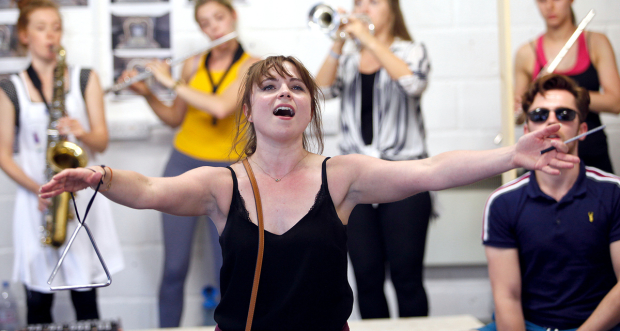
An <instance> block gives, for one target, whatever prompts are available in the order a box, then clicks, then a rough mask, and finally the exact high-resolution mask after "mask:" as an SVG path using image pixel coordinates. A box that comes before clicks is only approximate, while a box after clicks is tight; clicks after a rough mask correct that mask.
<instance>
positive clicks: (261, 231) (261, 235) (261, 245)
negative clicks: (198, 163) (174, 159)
mask: <svg viewBox="0 0 620 331" xmlns="http://www.w3.org/2000/svg"><path fill="white" fill-rule="evenodd" d="M243 166H244V167H245V171H246V172H247V173H248V177H249V178H250V183H251V184H252V191H254V202H256V214H257V216H258V256H257V257H256V270H255V271H254V284H252V296H251V297H250V309H249V310H248V319H247V321H246V323H245V331H250V330H251V329H252V319H253V318H254V307H255V306H256V295H257V294H258V282H259V280H260V271H261V268H262V266H263V251H264V250H265V225H264V224H263V206H262V205H261V201H260V193H259V192H258V184H257V183H256V177H254V172H253V171H252V167H251V166H250V163H249V162H248V159H247V158H246V159H243Z"/></svg>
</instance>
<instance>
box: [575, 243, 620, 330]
mask: <svg viewBox="0 0 620 331" xmlns="http://www.w3.org/2000/svg"><path fill="white" fill-rule="evenodd" d="M609 249H610V251H611V262H612V263H613V266H614V272H615V273H616V279H620V241H614V242H613V243H612V244H611V245H610V246H609ZM619 323H620V283H616V285H615V286H614V287H613V288H612V289H611V291H609V293H607V295H606V296H605V297H604V298H603V300H602V301H601V303H599V304H598V306H597V307H596V309H595V310H594V312H592V315H590V317H589V318H588V319H587V320H586V321H585V323H583V325H582V326H580V327H579V329H577V331H587V330H588V331H589V330H596V331H604V330H609V329H611V328H613V327H614V326H616V325H618V324H619Z"/></svg>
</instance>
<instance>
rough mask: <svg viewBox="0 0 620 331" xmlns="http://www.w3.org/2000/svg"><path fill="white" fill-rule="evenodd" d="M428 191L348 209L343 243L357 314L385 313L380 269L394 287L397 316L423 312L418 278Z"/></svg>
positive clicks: (423, 296) (425, 306)
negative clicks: (346, 236) (344, 242)
mask: <svg viewBox="0 0 620 331" xmlns="http://www.w3.org/2000/svg"><path fill="white" fill-rule="evenodd" d="M431 213H432V204H431V198H430V194H429V193H428V192H423V193H420V194H417V195H414V196H412V197H409V198H407V199H404V200H401V201H397V202H393V203H386V204H379V205H378V207H377V208H374V207H373V206H372V205H358V206H356V207H355V208H354V209H353V212H352V213H351V216H350V217H349V223H348V225H347V233H348V237H349V239H348V248H349V256H350V258H351V263H352V265H353V271H354V273H355V281H356V283H357V298H358V302H359V308H360V314H361V316H362V318H364V319H367V318H388V317H389V315H390V313H389V309H388V305H387V300H386V298H385V293H384V292H383V286H384V282H385V275H386V270H389V273H390V278H391V280H392V283H393V284H394V289H395V290H396V296H397V300H398V311H399V315H400V317H411V316H426V315H428V301H427V297H426V291H425V290H424V286H423V284H422V275H423V260H424V248H425V246H426V231H427V229H428V223H429V219H430V216H431Z"/></svg>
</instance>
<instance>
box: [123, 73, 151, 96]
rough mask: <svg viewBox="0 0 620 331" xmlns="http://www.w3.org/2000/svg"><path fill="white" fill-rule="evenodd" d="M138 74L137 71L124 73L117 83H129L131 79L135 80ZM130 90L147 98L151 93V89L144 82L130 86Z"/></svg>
mask: <svg viewBox="0 0 620 331" xmlns="http://www.w3.org/2000/svg"><path fill="white" fill-rule="evenodd" d="M137 74H138V71H136V70H135V69H133V70H126V71H123V73H122V74H121V76H120V77H119V78H118V80H117V82H118V83H119V84H120V83H124V82H127V81H128V80H130V79H131V78H133V77H134V76H136V75H137ZM129 89H130V90H132V91H134V92H135V93H136V94H139V95H141V96H147V95H149V94H150V93H151V89H149V87H148V85H146V83H145V82H144V80H142V81H139V82H135V83H133V84H131V85H129Z"/></svg>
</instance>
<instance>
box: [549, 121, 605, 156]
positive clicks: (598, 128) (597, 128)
mask: <svg viewBox="0 0 620 331" xmlns="http://www.w3.org/2000/svg"><path fill="white" fill-rule="evenodd" d="M604 128H605V125H601V126H599V127H596V128H594V129H592V130H590V131H588V132H585V133H582V134H580V135H578V136H575V137H573V138H570V139H568V140H567V141H565V142H564V144H568V143H572V142H573V141H575V140H577V139H579V138H581V137H585V136H587V135H589V134H590V133H594V132H596V131H601V130H603V129H604ZM554 149H555V147H553V146H551V147H548V148H545V149H543V150H542V151H540V154H541V155H542V154H545V153H547V152H550V151H552V150H554Z"/></svg>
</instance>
